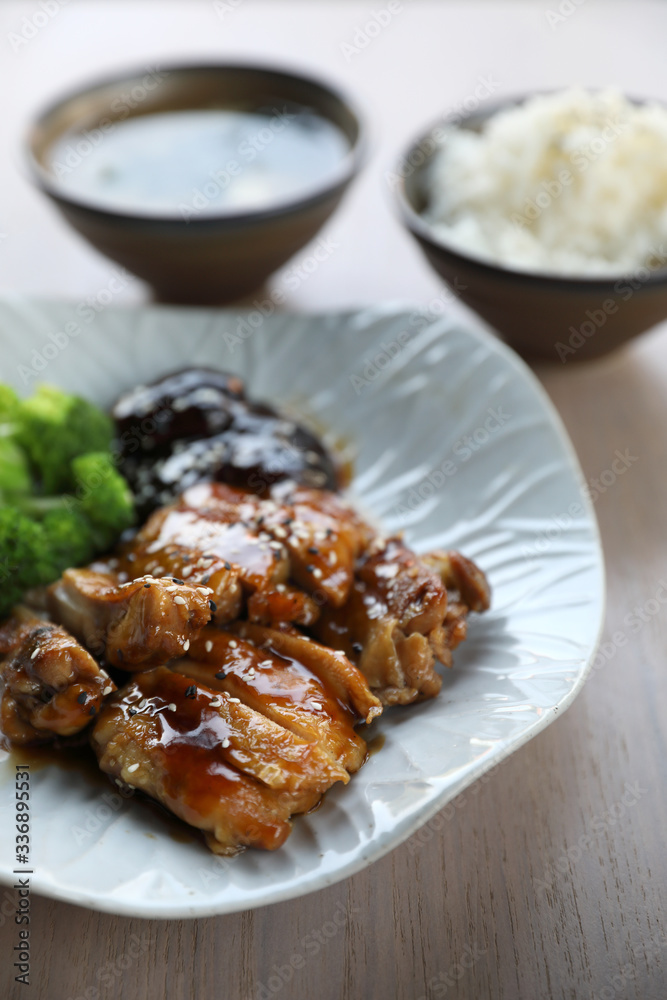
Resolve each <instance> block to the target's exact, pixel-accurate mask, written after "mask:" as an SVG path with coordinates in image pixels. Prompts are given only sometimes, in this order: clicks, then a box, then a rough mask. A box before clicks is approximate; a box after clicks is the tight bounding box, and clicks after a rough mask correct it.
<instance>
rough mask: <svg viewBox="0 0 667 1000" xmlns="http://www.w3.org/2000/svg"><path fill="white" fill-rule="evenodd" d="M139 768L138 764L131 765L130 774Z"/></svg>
mask: <svg viewBox="0 0 667 1000" xmlns="http://www.w3.org/2000/svg"><path fill="white" fill-rule="evenodd" d="M138 768H139V765H138V764H130V766H129V767H128V769H127V770H128V772H129V774H132V773H133V772H134V771H136V770H138Z"/></svg>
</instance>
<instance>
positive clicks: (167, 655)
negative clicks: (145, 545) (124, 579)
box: [48, 569, 212, 670]
mask: <svg viewBox="0 0 667 1000" xmlns="http://www.w3.org/2000/svg"><path fill="white" fill-rule="evenodd" d="M210 598H211V592H210V590H209V588H207V587H203V586H202V587H192V586H190V585H188V584H185V583H184V582H183V581H182V580H179V581H178V582H177V581H175V580H172V579H170V578H164V577H161V578H159V579H158V578H156V577H151V576H145V577H139V578H138V579H136V580H132V581H130V582H128V583H122V584H119V583H118V578H117V577H116V576H115V575H114V574H110V573H99V572H95V571H93V570H89V569H68V570H66V572H65V573H63V575H62V577H61V579H60V580H58V581H56V583H54V584H52V585H51V587H49V591H48V603H49V610H50V611H51V614H52V615H53V617H54V618H57V620H58V621H60V622H62V624H63V625H65V626H66V627H67V628H68V629H69V630H70V632H72V633H73V634H74V635H75V636H76V637H77V638H78V639H79V640H80V641H81V642H83V643H84V645H85V646H87V647H88V648H89V649H90V650H92V651H93V652H94V653H96V654H97V655H99V656H101V655H102V654H104V655H105V658H106V660H107V662H109V663H111V664H113V665H114V666H116V667H120V668H121V669H123V670H148V669H150V668H151V667H154V666H156V665H158V664H162V663H164V662H165V660H169V659H172V658H173V657H175V656H182V655H183V654H184V653H185V652H187V649H188V646H189V643H190V640H191V639H192V638H193V637H194V636H196V635H197V634H198V632H199V630H200V629H202V628H203V627H204V625H206V624H207V623H208V622H209V621H210V619H211V614H212V611H211V605H210Z"/></svg>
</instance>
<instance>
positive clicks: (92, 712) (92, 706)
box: [88, 705, 97, 715]
mask: <svg viewBox="0 0 667 1000" xmlns="http://www.w3.org/2000/svg"><path fill="white" fill-rule="evenodd" d="M96 711H97V709H96V708H95V706H94V705H91V706H90V711H89V712H88V715H95V712H96Z"/></svg>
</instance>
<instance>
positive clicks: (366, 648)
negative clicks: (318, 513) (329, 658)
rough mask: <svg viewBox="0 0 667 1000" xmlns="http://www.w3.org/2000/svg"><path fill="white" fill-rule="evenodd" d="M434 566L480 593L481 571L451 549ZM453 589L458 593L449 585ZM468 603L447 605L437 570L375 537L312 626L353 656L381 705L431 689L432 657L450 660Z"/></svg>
mask: <svg viewBox="0 0 667 1000" xmlns="http://www.w3.org/2000/svg"><path fill="white" fill-rule="evenodd" d="M437 558H438V560H439V561H438V568H439V569H441V570H442V571H443V572H445V571H446V572H447V573H450V574H451V578H452V579H454V578H455V579H456V580H457V581H458V584H459V585H460V586H463V587H464V588H465V589H466V593H470V594H471V595H472V592H473V591H475V593H476V601H475V604H476V608H479V609H480V610H481V609H482V607H483V606H488V587H487V589H486V604H484V599H483V593H482V591H483V586H486V580H485V579H484V577H483V574H482V573H481V572H480V571H479V570H478V569H477V567H475V566H474V565H473V564H472V563H470V562H469V561H468V560H464V559H463V557H461V556H458V554H453V553H450V554H449V559H448V561H447V562H446V564H445V562H444V561H443V560H442V558H441V554H438V557H437ZM457 593H458V592H457ZM467 610H468V607H467V606H463V605H461V604H460V603H457V604H454V605H452V606H451V607H449V606H448V601H447V590H446V588H445V585H444V584H443V582H442V579H441V576H440V575H439V572H438V573H436V572H434V570H433V569H431V568H429V566H428V565H427V564H426V561H425V560H422V559H419V558H418V557H417V556H416V555H415V554H414V553H413V552H411V551H410V550H409V549H408V548H406V547H405V546H404V545H403V543H402V542H401V541H400V539H396V538H393V539H389V540H387V541H384V540H381V539H378V540H377V541H376V542H374V543H373V544H372V545H371V546H370V547H369V548H368V550H367V551H366V553H365V554H364V556H363V557H362V558H361V560H360V561H359V563H358V566H357V572H356V579H355V583H354V586H353V588H352V592H351V594H350V597H349V599H348V601H347V603H346V604H345V605H344V606H343V607H342V608H326V609H325V610H324V613H323V615H322V616H321V618H320V619H319V620H318V622H317V623H316V625H315V632H316V634H317V636H318V638H320V639H321V640H322V641H323V642H325V643H327V645H330V646H337V647H339V648H341V649H343V650H344V651H345V653H346V654H347V655H348V656H349V657H350V658H351V659H353V660H354V661H355V662H357V663H358V665H359V668H360V670H361V672H362V673H363V674H364V676H365V677H366V679H367V681H368V683H369V686H370V688H371V690H372V691H374V692H375V693H376V694H377V695H378V696H379V698H380V700H381V701H382V702H383V704H385V705H394V704H400V705H407V704H410V703H411V702H413V701H419V700H422V699H424V698H433V697H435V695H437V694H438V692H439V690H440V687H441V685H442V679H441V678H440V676H439V674H438V673H437V672H436V670H435V659H436V656H437V657H438V659H439V660H440V661H441V662H442V663H444V664H445V665H446V666H451V662H452V660H451V650H452V649H453V648H455V646H456V645H458V643H459V642H460V641H461V639H462V638H463V637H464V636H465V614H467Z"/></svg>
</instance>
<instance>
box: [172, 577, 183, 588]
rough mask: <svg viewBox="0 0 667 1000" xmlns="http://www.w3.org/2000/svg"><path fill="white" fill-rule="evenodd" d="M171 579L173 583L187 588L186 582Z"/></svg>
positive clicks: (174, 578)
mask: <svg viewBox="0 0 667 1000" xmlns="http://www.w3.org/2000/svg"><path fill="white" fill-rule="evenodd" d="M171 579H172V582H173V583H177V584H178V585H179V586H181V587H183V586H185V580H177V579H176V577H175V576H172V578H171Z"/></svg>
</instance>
